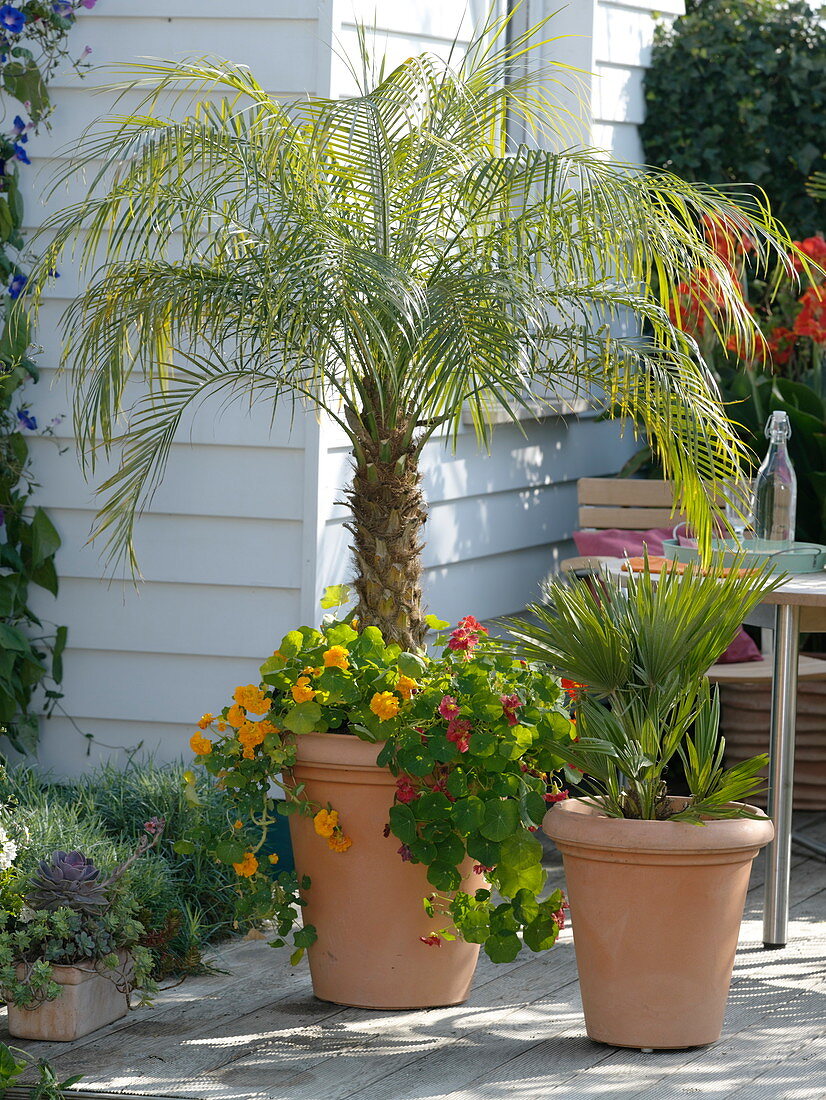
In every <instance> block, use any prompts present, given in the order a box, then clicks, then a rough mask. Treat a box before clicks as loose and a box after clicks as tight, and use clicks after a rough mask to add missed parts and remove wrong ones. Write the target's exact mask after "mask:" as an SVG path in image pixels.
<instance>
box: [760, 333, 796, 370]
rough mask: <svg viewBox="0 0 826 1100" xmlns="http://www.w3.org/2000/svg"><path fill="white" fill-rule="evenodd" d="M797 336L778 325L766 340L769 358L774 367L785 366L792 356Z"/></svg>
mask: <svg viewBox="0 0 826 1100" xmlns="http://www.w3.org/2000/svg"><path fill="white" fill-rule="evenodd" d="M796 343H797V336H796V335H795V333H793V332H792V330H791V329H790V328H784V327H783V326H782V325H778V326H777V328H776V329H774V331H773V332H772V333H771V335H770V336H769V338H768V341H767V346H768V353H769V358H770V359H771V361H772V363H774V365H775V366H776V367H782V366H785V364H786V363H788V361H789V360H790V359H791V357H792V356H793V355H794V348H795V344H796Z"/></svg>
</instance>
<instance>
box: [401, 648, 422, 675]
mask: <svg viewBox="0 0 826 1100" xmlns="http://www.w3.org/2000/svg"><path fill="white" fill-rule="evenodd" d="M396 663H397V665H398V666H399V672H401V674H402V675H403V676H410V677H411V678H412V679H413V680H416V679H417V678H418V677H420V676H423V675H424V674H425V672H426V671H427V665H426V664H425V663H424V661H423V660H422V659H421V657H419V656H418V655H417V654H415V653H407V652H404V653H400V654H399V659H398V661H397V662H396Z"/></svg>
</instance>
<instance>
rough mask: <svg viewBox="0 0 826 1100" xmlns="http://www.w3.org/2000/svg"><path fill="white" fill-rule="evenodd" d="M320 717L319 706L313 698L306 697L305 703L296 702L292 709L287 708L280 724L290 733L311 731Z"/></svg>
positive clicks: (314, 728) (316, 725) (315, 727)
mask: <svg viewBox="0 0 826 1100" xmlns="http://www.w3.org/2000/svg"><path fill="white" fill-rule="evenodd" d="M320 718H321V707H320V706H319V705H318V703H317V702H316V701H315V700H314V699H308V700H307V702H306V703H296V705H295V706H294V707H293V708H292V710H288V711H287V714H286V716H285V717H284V718H283V719H282V722H281V724H282V725H283V727H284V729H288V730H289V731H290V732H291V733H297V734H302V733H313V732H314V731H315V730H316V729H317V727H318V722H319V719H320Z"/></svg>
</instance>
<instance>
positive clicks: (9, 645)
mask: <svg viewBox="0 0 826 1100" xmlns="http://www.w3.org/2000/svg"><path fill="white" fill-rule="evenodd" d="M0 648H1V649H14V650H16V651H17V652H18V653H26V652H28V651H29V649H30V648H31V647H30V645H29V640H28V638H27V637H26V636H25V635H24V634H22V633H21V631H19V630H18V629H17V627H14V626H8V625H7V624H6V623H0Z"/></svg>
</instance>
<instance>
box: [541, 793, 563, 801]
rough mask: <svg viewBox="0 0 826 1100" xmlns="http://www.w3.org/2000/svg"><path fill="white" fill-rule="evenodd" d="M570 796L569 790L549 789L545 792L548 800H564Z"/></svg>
mask: <svg viewBox="0 0 826 1100" xmlns="http://www.w3.org/2000/svg"><path fill="white" fill-rule="evenodd" d="M566 798H568V792H567V791H547V792H546V794H545V801H546V802H564V801H565V799H566Z"/></svg>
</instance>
